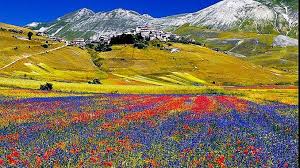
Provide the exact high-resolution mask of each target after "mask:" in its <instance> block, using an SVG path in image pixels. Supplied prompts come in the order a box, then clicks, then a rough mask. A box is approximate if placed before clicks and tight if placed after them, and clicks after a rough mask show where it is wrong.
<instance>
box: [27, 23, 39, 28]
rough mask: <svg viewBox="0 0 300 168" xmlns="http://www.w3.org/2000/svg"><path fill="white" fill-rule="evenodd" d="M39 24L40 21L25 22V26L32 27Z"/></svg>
mask: <svg viewBox="0 0 300 168" xmlns="http://www.w3.org/2000/svg"><path fill="white" fill-rule="evenodd" d="M40 24H41V23H40V22H32V23H29V24H27V25H26V27H31V28H34V27H38V26H39V25H40Z"/></svg>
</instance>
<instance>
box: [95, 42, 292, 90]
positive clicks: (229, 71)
mask: <svg viewBox="0 0 300 168" xmlns="http://www.w3.org/2000/svg"><path fill="white" fill-rule="evenodd" d="M173 47H177V48H179V49H180V50H181V51H180V52H179V53H173V54H172V53H170V52H168V51H163V50H160V49H158V48H155V47H149V48H147V49H144V50H139V49H135V48H133V47H132V46H130V45H127V46H113V51H111V52H104V53H98V56H95V55H94V58H95V60H99V62H96V64H98V65H101V66H100V69H101V70H102V71H105V72H107V73H112V74H118V75H119V76H118V77H120V75H122V76H123V77H124V76H126V77H127V80H137V79H138V81H139V82H144V83H148V84H149V83H150V82H149V81H151V82H152V84H154V83H153V82H155V84H157V83H159V82H160V83H163V84H165V83H166V82H167V83H173V84H174V83H176V82H179V83H180V82H181V83H180V84H181V85H182V82H183V83H187V82H188V83H193V81H189V79H183V78H182V76H186V77H188V76H189V75H190V76H192V77H194V79H196V80H198V81H199V80H201V81H204V82H205V84H208V85H210V84H211V83H212V82H213V81H214V82H216V83H217V84H220V85H222V84H224V83H228V82H230V83H233V84H235V85H257V84H275V83H278V82H280V81H289V82H292V81H294V80H295V79H293V78H290V77H286V76H284V75H283V76H276V75H275V74H273V72H272V71H271V70H270V69H268V68H261V67H259V66H256V65H254V64H252V63H249V62H247V61H243V60H241V59H239V58H236V57H233V56H229V55H226V54H222V53H218V52H214V51H212V50H210V49H208V48H205V47H200V46H196V45H184V44H173ZM97 58H98V59H97ZM174 72H176V73H181V74H185V75H181V77H178V76H177V78H176V75H175V76H174ZM170 76H171V78H170ZM253 76H255V78H253ZM130 78H131V79H130ZM167 78H168V79H167ZM178 78H181V79H178ZM149 79H151V80H149ZM171 80H173V81H171ZM194 82H195V81H194ZM200 83H201V82H200Z"/></svg>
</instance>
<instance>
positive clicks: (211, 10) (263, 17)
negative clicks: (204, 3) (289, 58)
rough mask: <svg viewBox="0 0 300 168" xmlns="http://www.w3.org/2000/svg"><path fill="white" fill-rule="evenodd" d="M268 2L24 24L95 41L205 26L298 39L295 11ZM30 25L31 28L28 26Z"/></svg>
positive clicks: (88, 14) (230, 1)
mask: <svg viewBox="0 0 300 168" xmlns="http://www.w3.org/2000/svg"><path fill="white" fill-rule="evenodd" d="M269 1H270V0H259V1H254V0H223V1H220V2H218V3H216V4H214V5H212V6H209V7H207V8H205V9H202V10H200V11H197V12H194V13H186V14H179V15H173V16H167V17H162V18H154V17H152V16H150V15H148V14H140V13H138V12H136V11H133V10H126V9H122V8H118V9H114V10H112V11H108V12H94V11H92V10H90V9H87V8H82V9H80V10H77V11H75V12H71V13H69V14H66V15H64V16H62V17H59V18H58V19H57V20H55V21H53V22H50V23H39V22H35V23H39V24H31V25H30V24H28V25H27V27H29V28H32V29H34V30H39V31H46V32H47V33H49V34H50V35H57V36H60V37H65V38H69V39H71V38H76V37H83V38H86V39H87V38H97V37H99V36H101V35H111V34H118V33H122V32H124V31H128V30H130V29H133V28H135V27H137V26H140V25H150V26H153V27H155V28H158V29H164V30H165V29H171V28H174V27H179V26H182V25H184V24H191V25H194V26H205V27H209V28H211V29H215V30H233V29H246V30H247V31H248V30H251V31H257V32H262V33H272V32H278V33H280V34H284V35H289V34H293V35H294V34H296V36H298V32H297V29H298V11H295V10H292V7H290V6H287V5H284V4H283V5H282V3H281V4H279V5H278V4H273V3H271V2H269ZM32 25H34V26H32Z"/></svg>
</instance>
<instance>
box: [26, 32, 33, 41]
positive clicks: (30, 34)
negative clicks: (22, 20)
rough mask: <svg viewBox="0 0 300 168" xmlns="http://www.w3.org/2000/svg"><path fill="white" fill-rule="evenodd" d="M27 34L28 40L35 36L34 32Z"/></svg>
mask: <svg viewBox="0 0 300 168" xmlns="http://www.w3.org/2000/svg"><path fill="white" fill-rule="evenodd" d="M27 36H28V40H31V37H32V36H33V33H32V32H28V34H27Z"/></svg>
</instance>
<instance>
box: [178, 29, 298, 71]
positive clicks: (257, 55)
mask: <svg viewBox="0 0 300 168" xmlns="http://www.w3.org/2000/svg"><path fill="white" fill-rule="evenodd" d="M174 32H175V33H176V34H179V35H182V36H186V37H190V38H193V39H195V40H197V41H199V42H201V43H203V44H205V46H206V47H209V48H212V49H219V50H221V51H223V52H227V53H230V54H231V55H235V56H237V57H241V58H242V59H244V60H246V61H250V62H252V63H255V64H256V65H261V66H264V67H269V68H272V69H276V73H278V70H279V71H285V72H288V73H290V74H294V75H296V74H298V59H299V55H298V46H288V47H280V46H276V47H274V46H273V43H274V40H275V38H276V37H277V35H278V34H258V33H255V32H244V31H212V30H210V29H207V28H205V27H197V26H191V25H188V24H185V25H183V26H181V27H179V28H178V29H176V30H175V31H174Z"/></svg>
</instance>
